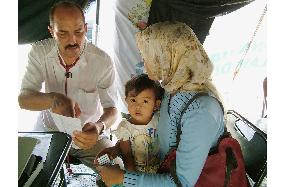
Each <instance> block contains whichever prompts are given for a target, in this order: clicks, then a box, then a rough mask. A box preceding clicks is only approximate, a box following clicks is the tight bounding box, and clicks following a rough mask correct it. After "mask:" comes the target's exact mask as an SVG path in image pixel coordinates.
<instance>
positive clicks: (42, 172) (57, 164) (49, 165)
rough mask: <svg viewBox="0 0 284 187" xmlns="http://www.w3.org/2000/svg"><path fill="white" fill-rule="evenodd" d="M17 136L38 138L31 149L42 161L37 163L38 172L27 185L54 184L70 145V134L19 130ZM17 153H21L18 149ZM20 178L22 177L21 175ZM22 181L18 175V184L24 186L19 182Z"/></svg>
mask: <svg viewBox="0 0 284 187" xmlns="http://www.w3.org/2000/svg"><path fill="white" fill-rule="evenodd" d="M18 137H30V138H34V139H37V140H38V143H37V144H36V146H35V147H34V149H33V154H35V155H39V156H40V157H41V158H42V162H40V164H41V165H39V164H38V166H40V167H39V169H38V171H39V172H37V173H38V174H37V175H36V176H35V178H34V179H33V180H32V182H31V184H30V185H29V186H40V187H43V186H52V185H54V183H55V181H56V178H57V176H58V175H59V172H60V170H61V169H62V165H63V163H64V160H65V158H66V156H67V154H68V152H69V149H70V147H71V143H72V138H71V136H70V135H68V134H66V133H63V132H19V133H18ZM21 145H22V144H19V147H18V149H19V150H21V149H23V147H21ZM18 154H21V153H20V151H19V153H18ZM18 157H21V155H18ZM30 176H32V175H30ZM21 178H23V177H22V176H21ZM22 181H23V180H20V177H19V180H18V183H19V186H24V184H20V182H21V183H22Z"/></svg>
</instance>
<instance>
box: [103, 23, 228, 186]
mask: <svg viewBox="0 0 284 187" xmlns="http://www.w3.org/2000/svg"><path fill="white" fill-rule="evenodd" d="M136 39H137V45H138V48H139V50H140V52H141V55H142V57H143V59H144V65H145V68H146V71H147V73H148V76H149V78H151V79H153V80H160V81H161V83H162V85H163V87H164V89H165V90H166V92H165V95H164V98H163V100H162V104H161V108H160V118H159V123H158V128H157V133H158V138H159V142H160V158H161V160H163V159H164V158H165V156H166V154H167V153H168V151H169V150H170V149H171V147H173V146H175V145H176V132H177V122H178V121H179V119H180V117H181V111H182V108H183V106H184V105H185V103H187V102H188V101H189V100H190V99H191V98H192V97H193V96H194V95H195V94H196V93H198V92H207V93H209V94H210V95H211V96H212V97H211V96H203V97H199V98H197V99H196V100H194V101H193V102H192V104H190V105H189V107H188V108H187V109H186V112H185V113H184V114H183V115H182V119H181V131H182V134H181V136H180V142H179V144H178V147H177V152H176V174H177V177H178V179H179V181H180V182H181V184H182V186H187V187H191V186H194V185H195V183H196V182H197V180H198V177H199V175H200V173H201V171H202V168H203V166H204V163H205V161H206V158H207V156H208V153H209V151H210V148H212V147H214V146H215V145H216V144H217V141H218V139H219V137H220V136H221V135H222V134H223V132H224V122H223V116H224V115H223V111H222V108H221V106H220V104H219V102H218V101H217V99H218V100H219V95H218V93H217V91H216V88H215V86H214V85H213V84H212V82H211V79H210V76H211V73H212V71H213V65H212V63H211V61H210V59H209V58H208V56H207V54H206V52H205V50H204V48H203V46H202V45H201V43H200V42H199V41H198V39H197V37H196V35H195V34H194V32H193V31H192V29H191V28H190V27H189V26H187V25H186V24H184V23H180V22H162V23H157V24H154V25H152V26H150V27H148V28H147V29H145V30H144V31H141V32H139V33H137V34H136ZM98 170H99V172H100V175H101V176H102V179H103V181H104V182H105V183H106V184H107V185H110V186H111V185H112V184H123V186H141V187H142V186H143V187H144V186H147V187H148V186H176V184H175V182H174V180H173V178H172V177H171V175H170V174H169V173H168V174H158V173H157V174H146V173H137V172H129V171H123V170H121V169H119V168H117V167H115V166H99V167H98Z"/></svg>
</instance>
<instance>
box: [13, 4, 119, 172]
mask: <svg viewBox="0 0 284 187" xmlns="http://www.w3.org/2000/svg"><path fill="white" fill-rule="evenodd" d="M49 19H50V25H49V26H48V30H49V32H50V34H51V35H52V37H53V38H50V39H45V40H42V41H39V42H36V43H35V44H33V46H32V49H31V51H30V53H29V56H28V57H29V61H28V66H27V70H26V72H25V75H24V78H23V80H22V86H21V92H20V95H19V97H18V101H19V105H20V107H21V108H23V109H27V110H32V111H41V112H40V115H39V117H38V120H37V123H36V128H35V129H36V130H50V129H54V127H55V124H54V121H53V120H52V118H51V115H50V110H51V111H53V112H54V113H57V114H61V115H64V116H67V117H78V118H80V120H81V122H82V124H84V126H83V129H82V132H79V131H74V132H73V136H72V138H73V141H74V143H75V144H76V145H77V146H78V147H79V148H80V149H77V150H76V149H73V148H71V150H70V154H71V155H73V156H75V157H77V158H78V159H80V160H81V161H82V162H83V163H84V164H86V165H87V166H89V167H92V166H93V159H94V158H95V156H96V154H97V153H98V152H100V150H101V149H103V148H105V147H108V146H111V141H110V140H108V139H106V138H104V137H106V136H104V131H105V130H106V129H109V128H110V127H111V125H112V124H113V123H114V121H115V120H116V117H117V109H116V106H115V102H116V101H117V90H116V88H115V85H114V80H115V69H114V65H113V63H112V61H111V59H110V57H109V56H108V55H107V54H106V53H105V52H104V51H102V50H100V49H99V48H97V47H95V46H94V45H92V44H91V43H88V42H87V41H86V39H85V34H86V31H87V24H86V23H85V18H84V13H83V11H82V9H81V8H80V7H79V6H78V5H76V4H74V3H71V2H61V3H58V4H56V5H55V6H54V7H52V9H51V11H50V15H49ZM35 29H36V28H35ZM42 83H44V84H45V93H43V92H41V91H40V90H41V88H42Z"/></svg>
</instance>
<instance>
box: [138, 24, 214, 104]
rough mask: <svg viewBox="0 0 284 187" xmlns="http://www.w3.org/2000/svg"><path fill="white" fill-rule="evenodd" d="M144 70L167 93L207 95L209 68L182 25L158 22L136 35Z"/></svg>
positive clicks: (211, 88)
mask: <svg viewBox="0 0 284 187" xmlns="http://www.w3.org/2000/svg"><path fill="white" fill-rule="evenodd" d="M136 40H137V45H138V48H139V50H140V52H141V55H142V58H143V60H144V63H145V66H146V65H147V68H148V69H150V70H151V74H152V75H153V76H154V77H155V79H158V80H161V81H162V85H163V87H164V88H165V90H166V91H167V92H169V93H174V92H176V91H211V92H213V94H214V95H215V96H216V97H217V98H218V99H219V94H218V92H217V90H216V88H215V86H214V85H213V84H212V82H211V79H210V76H211V73H212V71H213V64H212V63H211V61H210V59H209V58H208V56H207V54H206V52H205V50H204V48H203V46H202V44H201V43H200V42H199V40H198V39H197V37H196V35H195V34H194V32H193V31H192V29H191V28H190V27H189V26H187V25H186V24H185V23H180V22H168V21H167V22H162V23H156V24H154V25H151V26H150V27H148V28H147V29H145V30H143V31H141V32H138V33H137V34H136Z"/></svg>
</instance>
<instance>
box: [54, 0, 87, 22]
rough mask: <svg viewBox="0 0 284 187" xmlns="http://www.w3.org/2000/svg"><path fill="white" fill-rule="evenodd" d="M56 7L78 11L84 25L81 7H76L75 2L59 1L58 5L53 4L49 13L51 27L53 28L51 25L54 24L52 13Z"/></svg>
mask: <svg viewBox="0 0 284 187" xmlns="http://www.w3.org/2000/svg"><path fill="white" fill-rule="evenodd" d="M58 7H64V8H77V9H78V10H80V12H81V14H82V16H83V21H84V23H85V15H84V12H83V10H82V7H81V6H80V5H78V4H76V3H75V2H72V1H59V2H58V3H55V4H54V5H53V6H52V7H51V9H50V11H49V25H50V26H51V27H53V24H54V11H55V10H56V8H58Z"/></svg>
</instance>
